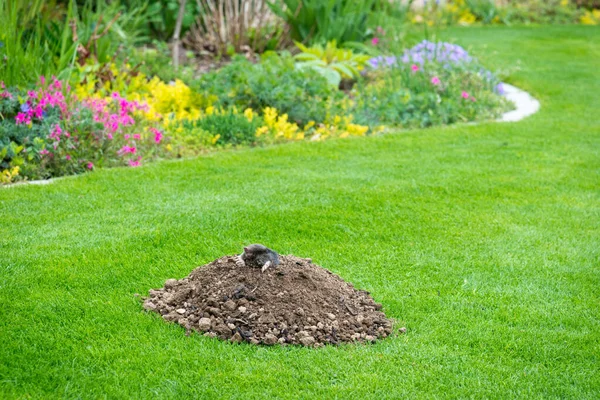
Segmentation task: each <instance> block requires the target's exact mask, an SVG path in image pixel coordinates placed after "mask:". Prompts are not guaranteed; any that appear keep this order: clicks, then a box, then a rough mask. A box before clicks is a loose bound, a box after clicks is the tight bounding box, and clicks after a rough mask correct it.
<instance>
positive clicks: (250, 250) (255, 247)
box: [244, 244, 269, 254]
mask: <svg viewBox="0 0 600 400" xmlns="http://www.w3.org/2000/svg"><path fill="white" fill-rule="evenodd" d="M268 250H269V249H268V248H267V247H266V246H263V245H262V244H251V245H249V246H246V247H244V253H246V254H260V253H266V252H267V251H268Z"/></svg>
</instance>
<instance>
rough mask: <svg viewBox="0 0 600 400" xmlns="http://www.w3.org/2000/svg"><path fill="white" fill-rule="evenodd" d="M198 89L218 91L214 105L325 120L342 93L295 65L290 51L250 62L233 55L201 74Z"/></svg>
mask: <svg viewBox="0 0 600 400" xmlns="http://www.w3.org/2000/svg"><path fill="white" fill-rule="evenodd" d="M194 85H195V88H196V89H197V90H198V91H199V92H201V93H212V94H215V95H217V97H218V100H217V102H216V104H217V105H219V106H221V107H224V108H228V107H230V106H236V107H238V108H240V109H246V108H252V109H254V110H256V111H259V112H260V111H262V110H263V109H264V108H265V107H275V108H277V109H278V110H279V111H280V112H282V113H285V114H287V115H288V116H289V118H290V120H292V121H294V122H298V123H302V124H305V123H308V122H309V121H311V120H313V121H317V122H320V121H324V120H325V119H326V116H327V114H328V113H329V112H334V113H335V112H336V110H337V109H338V108H339V107H341V100H342V99H343V97H344V95H343V93H342V92H340V91H339V90H337V88H335V87H332V86H331V85H330V84H329V83H328V82H327V80H326V79H325V78H324V77H322V76H320V75H318V74H316V75H315V73H314V72H313V71H308V70H304V69H298V68H296V67H295V62H294V59H293V58H292V56H291V55H290V54H289V53H286V52H284V53H282V55H277V54H275V53H273V52H268V53H265V54H264V55H263V56H262V58H261V62H260V63H257V64H252V63H251V62H249V61H248V60H246V59H245V58H243V57H235V58H234V59H233V62H232V63H231V64H229V65H227V66H226V67H224V68H222V69H220V70H218V71H215V72H211V73H208V74H204V75H203V76H202V77H201V78H200V79H199V80H198V81H197V82H196V83H195V84H194Z"/></svg>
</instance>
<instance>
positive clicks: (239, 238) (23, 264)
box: [0, 26, 600, 399]
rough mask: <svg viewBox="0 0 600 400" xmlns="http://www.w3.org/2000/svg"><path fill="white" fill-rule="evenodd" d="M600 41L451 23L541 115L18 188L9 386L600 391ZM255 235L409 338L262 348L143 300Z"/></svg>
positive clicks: (1, 371)
mask: <svg viewBox="0 0 600 400" xmlns="http://www.w3.org/2000/svg"><path fill="white" fill-rule="evenodd" d="M599 34H600V33H599V32H598V30H597V29H596V28H593V27H592V28H590V27H581V26H576V27H574V26H566V27H557V26H553V27H527V28H524V27H521V28H514V27H513V28H507V27H484V28H481V27H472V28H468V29H453V30H449V31H445V32H443V36H442V37H440V38H439V39H440V40H443V41H449V40H450V39H457V41H458V42H459V43H462V44H463V45H464V46H466V47H472V48H473V49H474V50H475V51H479V54H481V51H482V50H483V49H486V53H485V54H486V57H487V58H488V60H489V61H490V62H491V63H492V64H497V65H499V66H500V67H502V68H504V67H507V66H510V65H512V64H514V63H515V62H517V60H521V69H520V70H519V71H516V72H515V73H514V74H513V75H511V83H513V84H515V85H517V86H519V87H522V88H525V89H526V90H528V91H529V92H531V93H533V94H535V96H536V97H537V98H538V99H540V101H541V103H542V108H541V110H540V111H539V112H538V113H537V114H535V115H534V116H532V117H530V118H528V119H526V120H523V121H521V122H519V123H513V124H497V123H485V124H480V125H469V126H466V125H454V126H450V127H433V128H431V129H425V130H408V131H403V132H399V133H397V134H390V135H383V136H377V137H359V138H354V139H352V140H331V141H326V142H318V143H312V142H297V143H293V144H290V145H286V146H275V147H267V148H246V149H241V150H240V151H236V152H220V153H214V154H211V155H210V156H206V157H200V158H196V159H193V160H184V161H164V162H158V163H153V164H148V165H146V166H144V167H142V168H116V169H101V170H99V171H97V172H95V173H94V174H87V175H84V176H80V177H77V178H67V179H63V180H58V181H56V182H54V183H52V184H51V185H46V186H33V185H23V186H14V187H11V188H3V189H1V190H0V215H2V219H1V220H0V232H2V235H0V254H1V255H2V257H1V258H0V276H1V278H2V279H1V280H0V287H1V289H0V302H1V304H2V307H1V308H0V316H1V318H0V332H1V337H2V344H3V345H2V346H1V347H0V360H1V361H0V397H2V398H7V399H11V398H26V397H31V398H48V397H51V398H53V397H69V398H70V397H80V398H98V397H114V398H151V397H152V398H155V397H160V398H199V397H200V398H202V397H210V398H244V399H247V398H260V397H267V396H268V397H272V398H335V397H338V398H399V397H407V398H415V397H417V398H419V397H431V398H433V397H442V398H445V397H456V398H464V397H481V398H502V397H527V398H578V399H579V398H583V399H585V398H590V399H592V398H597V397H598V393H599V392H600V381H599V377H600V373H599V372H600V371H599V367H598V365H599V364H600V363H599V362H598V361H599V360H598V343H599V342H598V340H599V339H598V331H599V328H600V327H599V326H598V325H599V323H598V321H599V320H600V314H599V309H598V307H597V304H598V298H599V296H600V293H599V292H598V288H599V287H600V285H599V284H600V275H599V271H598V260H599V257H600V254H599V250H598V249H599V247H598V237H599V236H600V226H599V224H598V220H599V218H598V217H599V213H600V209H599V207H598V204H600V198H599V197H598V193H599V192H600V191H599V190H598V189H599V187H598V182H599V181H600V176H599V175H598V171H600V168H599V167H600V164H599V162H598V160H600V154H599V150H598V149H600V126H599V125H598V121H597V118H596V110H597V109H598V108H599V107H600V104H599V98H598V96H597V92H598V91H599V90H600V87H598V84H599V82H600V76H599V71H598V68H597V67H596V66H597V64H598V57H599V54H600V48H599V45H598V43H600V41H599V40H598V38H599ZM499 38H502V40H500V39H499ZM532 54H535V57H533V56H532ZM255 241H261V242H263V243H266V244H268V245H269V246H270V247H272V248H274V249H276V250H278V251H279V252H281V253H284V254H285V253H293V254H296V255H299V256H304V257H311V258H313V261H314V262H315V263H318V264H320V265H323V266H325V267H327V268H329V269H331V270H332V271H333V272H335V273H337V274H339V275H340V276H341V277H343V278H344V279H345V280H347V281H349V282H352V283H353V284H354V285H356V287H358V288H362V289H365V290H368V291H369V292H371V294H372V295H373V297H374V299H375V300H376V301H377V302H379V303H381V304H382V305H383V310H384V311H385V312H386V315H388V316H390V317H393V318H395V319H396V321H398V323H399V324H400V325H399V326H406V328H407V332H406V334H404V335H401V336H395V337H391V338H387V339H384V340H381V341H380V342H378V343H376V344H375V345H365V346H354V345H350V346H341V347H329V346H328V347H325V348H323V349H318V350H314V349H305V348H296V347H277V348H264V347H257V346H250V345H232V344H229V343H225V342H222V341H218V340H214V339H209V338H205V337H202V336H199V335H196V334H192V335H190V336H186V335H185V329H184V328H182V327H180V326H177V325H174V324H166V323H164V322H163V321H162V320H161V319H160V318H159V317H158V316H156V315H154V314H147V313H145V312H143V311H142V305H141V302H140V301H139V300H138V299H137V298H136V297H135V293H140V294H144V293H145V291H146V290H147V289H148V288H151V287H161V286H162V285H163V283H164V282H165V280H166V279H167V278H178V279H179V278H183V277H185V276H186V275H187V274H188V273H189V271H190V270H191V269H193V268H194V267H195V266H198V265H202V264H204V263H206V262H209V261H211V260H214V259H216V258H218V257H220V256H222V255H225V254H234V253H239V252H240V249H241V246H242V245H243V244H247V243H251V242H255Z"/></svg>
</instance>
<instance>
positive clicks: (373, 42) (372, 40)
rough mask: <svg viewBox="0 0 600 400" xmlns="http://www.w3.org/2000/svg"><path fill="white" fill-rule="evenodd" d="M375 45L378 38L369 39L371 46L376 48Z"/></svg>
mask: <svg viewBox="0 0 600 400" xmlns="http://www.w3.org/2000/svg"><path fill="white" fill-rule="evenodd" d="M377 43H379V38H376V37H374V38H373V39H371V44H372V45H373V46H377Z"/></svg>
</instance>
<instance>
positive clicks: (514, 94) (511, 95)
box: [496, 83, 540, 122]
mask: <svg viewBox="0 0 600 400" xmlns="http://www.w3.org/2000/svg"><path fill="white" fill-rule="evenodd" d="M502 87H503V88H504V94H503V96H504V97H506V98H507V99H508V100H510V101H512V102H513V103H514V104H515V107H516V109H514V110H512V111H509V112H506V113H504V114H502V116H501V117H500V118H498V119H497V120H496V121H498V122H517V121H520V120H522V119H524V118H527V117H529V116H530V115H533V114H535V113H536V112H538V111H539V109H540V102H539V101H537V100H536V99H535V98H534V97H533V96H532V95H530V94H529V93H527V92H526V91H524V90H521V89H519V88H518V87H516V86H513V85H509V84H508V83H503V84H502Z"/></svg>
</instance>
